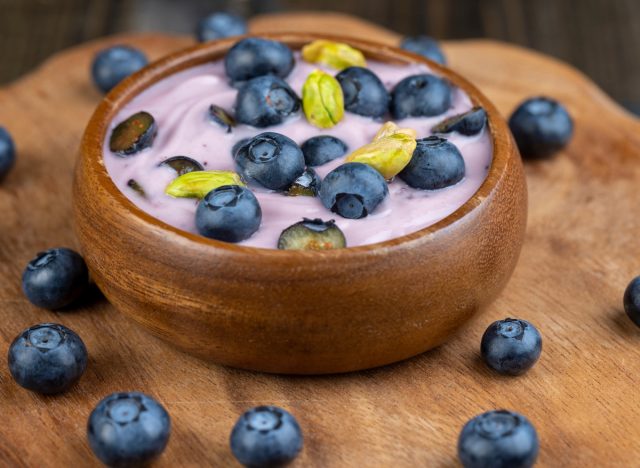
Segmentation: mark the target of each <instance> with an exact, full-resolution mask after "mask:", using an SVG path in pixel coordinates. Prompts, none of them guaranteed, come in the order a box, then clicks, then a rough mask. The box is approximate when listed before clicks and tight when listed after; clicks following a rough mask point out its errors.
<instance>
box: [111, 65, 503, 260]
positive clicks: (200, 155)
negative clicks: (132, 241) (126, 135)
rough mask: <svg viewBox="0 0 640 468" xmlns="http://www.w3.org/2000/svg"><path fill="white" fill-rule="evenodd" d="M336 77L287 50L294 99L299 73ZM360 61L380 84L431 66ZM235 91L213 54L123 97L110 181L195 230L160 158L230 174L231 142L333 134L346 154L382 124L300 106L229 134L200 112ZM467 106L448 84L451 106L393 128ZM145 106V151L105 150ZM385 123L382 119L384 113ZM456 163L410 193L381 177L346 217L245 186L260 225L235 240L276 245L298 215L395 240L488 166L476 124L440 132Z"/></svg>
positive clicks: (364, 239)
mask: <svg viewBox="0 0 640 468" xmlns="http://www.w3.org/2000/svg"><path fill="white" fill-rule="evenodd" d="M318 68H319V69H323V70H325V71H326V72H327V73H330V74H332V75H335V74H336V73H337V72H336V70H333V69H329V68H326V67H323V66H322V65H318V64H310V63H307V62H304V61H303V60H302V59H301V58H300V55H299V54H296V65H295V67H294V69H293V71H292V72H291V74H290V75H289V76H288V77H287V78H286V81H287V82H288V83H289V85H290V86H291V88H292V89H293V90H294V91H295V92H296V93H297V94H298V96H300V95H301V94H302V85H303V83H304V81H305V79H306V77H307V76H308V75H309V73H311V72H312V71H313V70H315V69H318ZM367 68H369V69H370V70H371V71H373V72H374V73H375V74H376V75H378V77H379V78H380V79H381V80H382V82H383V83H384V84H385V86H386V87H387V89H388V90H391V89H392V88H393V86H394V85H395V84H396V83H398V82H399V81H400V80H402V79H403V78H405V77H407V76H410V75H414V74H418V73H425V72H430V70H429V68H428V67H427V66H425V65H421V64H420V65H418V64H415V65H408V66H402V65H389V64H384V63H380V62H373V61H368V63H367ZM236 93H237V90H236V89H234V88H233V87H231V86H230V85H229V84H228V78H227V76H226V74H225V71H224V64H223V62H222V61H218V62H215V63H210V64H206V65H200V66H197V67H193V68H190V69H188V70H185V71H182V72H180V73H176V74H174V75H172V76H170V77H168V78H165V79H164V80H162V81H161V82H159V83H157V84H155V85H153V86H151V87H150V88H148V89H147V90H145V91H144V92H143V93H141V94H140V95H138V96H137V97H135V98H134V99H133V100H132V101H131V102H129V103H128V104H127V105H126V106H125V107H124V108H123V109H122V110H121V111H120V112H119V113H118V114H117V116H116V117H115V118H114V119H113V121H112V122H111V124H110V126H109V130H108V132H107V135H106V139H105V142H104V145H103V154H104V162H105V165H106V168H107V171H108V173H109V175H110V176H111V178H112V179H113V181H114V183H115V184H116V186H117V187H118V188H119V189H120V190H121V191H122V193H124V195H125V196H126V197H127V198H129V199H130V200H131V201H132V202H133V203H134V204H135V205H137V206H138V207H139V208H141V209H142V210H144V211H145V212H147V213H149V214H150V215H152V216H154V217H156V218H158V219H160V220H162V221H164V222H166V223H168V224H170V225H173V226H175V227H178V228H180V229H183V230H185V231H189V232H193V233H197V230H196V227H195V211H196V206H197V203H198V201H197V200H195V199H187V198H172V197H170V196H169V195H166V194H165V193H164V190H165V188H166V187H167V185H168V184H169V183H170V182H171V181H172V180H173V179H175V178H176V177H177V175H176V172H175V171H174V170H172V169H171V168H168V167H159V164H160V163H161V162H162V161H164V160H165V159H167V158H169V157H172V156H179V155H181V156H188V157H190V158H192V159H195V160H197V161H199V162H200V163H201V164H202V165H203V166H204V168H205V170H226V171H236V167H235V163H234V161H233V158H232V155H231V148H232V147H233V145H234V144H235V143H236V142H237V141H239V140H241V139H244V138H251V137H253V136H255V135H258V134H260V133H263V132H266V131H271V132H278V133H282V134H284V135H286V136H288V137H289V138H291V139H293V140H294V141H295V142H296V143H298V144H299V145H301V144H302V143H303V142H304V141H305V140H307V139H309V138H311V137H313V136H317V135H321V134H327V135H333V136H335V137H338V138H340V139H341V140H343V141H344V142H345V143H346V144H347V145H348V147H349V150H348V151H347V154H346V155H345V158H346V156H348V155H349V153H350V152H351V151H354V150H356V149H357V148H359V147H361V146H363V145H365V144H367V143H370V142H371V141H372V139H373V137H374V135H375V134H376V133H377V131H378V130H379V129H380V127H381V126H382V124H383V123H384V122H383V121H374V120H372V119H371V118H368V117H362V116H359V115H356V114H352V113H350V112H346V111H345V114H344V118H343V119H342V121H340V122H339V123H338V124H337V125H336V126H335V127H333V128H330V129H319V128H316V127H314V126H313V125H311V124H310V123H309V122H307V120H306V118H305V116H304V113H303V112H302V111H300V113H299V114H298V115H297V116H295V117H290V118H288V119H287V120H286V121H285V122H284V123H283V124H280V125H275V126H271V127H268V128H254V127H250V126H247V125H238V126H236V127H234V128H233V130H232V132H231V133H227V131H226V129H225V128H223V127H221V126H219V125H218V124H216V123H215V122H213V121H211V120H210V118H209V114H208V109H209V106H210V105H211V104H216V105H218V106H221V107H223V108H224V109H227V110H229V111H232V110H233V105H234V101H235V97H236ZM471 107H472V103H471V100H470V99H469V96H467V95H466V94H465V93H464V92H463V91H462V90H460V89H457V88H454V89H453V90H452V107H451V108H450V109H449V110H448V111H447V112H446V113H445V114H442V115H439V116H436V117H428V118H426V117H419V118H408V119H403V120H398V121H395V122H396V123H397V124H398V125H399V126H400V127H409V128H413V129H415V130H416V131H417V134H418V138H424V137H427V136H429V135H431V131H430V129H431V127H432V126H433V125H435V124H437V123H439V122H440V121H442V120H443V119H444V118H446V117H448V116H451V115H455V114H459V113H462V112H465V111H467V110H469V109H471ZM143 110H144V111H146V112H149V113H151V114H152V115H153V117H154V118H155V121H156V123H157V125H158V134H157V137H156V139H155V141H154V143H153V145H152V146H151V147H150V148H147V149H145V150H143V151H141V152H139V153H136V154H133V155H131V156H129V157H120V156H117V155H115V154H113V153H112V152H111V151H110V150H109V137H110V135H111V131H112V130H113V128H114V127H115V126H116V125H117V124H118V123H120V122H122V121H123V120H125V119H126V118H128V117H129V116H131V115H132V114H134V113H136V112H139V111H143ZM389 120H390V119H389ZM446 138H447V139H448V140H449V141H450V142H451V143H453V144H455V145H456V146H457V147H458V149H459V150H460V152H461V153H462V156H463V158H464V160H465V166H466V173H465V177H464V179H463V180H462V181H460V182H459V183H458V184H456V185H454V186H451V187H447V188H444V189H440V190H434V191H423V190H417V189H413V188H411V187H409V186H408V185H406V184H405V183H404V182H403V181H402V180H400V179H399V178H398V177H396V178H395V179H394V180H393V181H392V182H391V183H390V184H389V195H388V196H387V197H386V199H385V200H384V201H383V202H382V203H381V204H380V205H379V206H378V207H377V208H376V210H375V211H374V212H373V213H371V214H369V216H367V217H365V218H362V219H355V220H354V219H345V218H342V217H341V216H340V215H338V214H336V213H332V212H331V211H329V210H328V209H327V208H325V207H324V206H323V205H322V203H321V202H320V199H319V198H318V197H306V196H298V197H292V196H287V195H284V194H282V193H276V192H272V191H270V190H268V189H265V188H263V187H260V186H256V185H251V186H250V188H251V190H253V191H254V193H255V195H256V197H257V199H258V201H259V203H260V206H261V208H262V224H261V226H260V229H259V230H258V231H257V232H256V233H255V234H253V236H252V237H251V238H249V239H247V240H245V241H243V242H241V243H240V245H246V246H253V247H263V248H276V246H277V242H278V238H279V236H280V233H281V232H282V231H283V230H284V229H286V228H287V227H289V226H291V225H292V224H294V223H296V222H298V221H301V220H302V218H321V219H323V220H325V221H326V220H329V219H335V221H336V224H337V226H338V227H339V228H340V229H341V230H342V231H343V232H344V235H345V237H346V239H347V246H348V247H354V246H358V245H365V244H372V243H376V242H382V241H385V240H389V239H393V238H396V237H400V236H403V235H406V234H409V233H412V232H415V231H418V230H420V229H423V228H425V227H427V226H430V225H432V224H434V223H436V222H438V221H440V220H441V219H443V218H445V217H446V216H448V215H449V214H451V213H453V212H454V211H455V210H457V209H458V208H459V207H460V206H462V205H463V204H464V203H465V202H466V201H467V200H469V199H470V198H471V196H472V195H473V194H474V193H475V192H476V191H477V190H478V188H479V187H480V185H481V184H482V182H483V181H484V179H485V177H486V175H487V172H488V169H489V166H490V165H491V160H492V155H493V147H492V143H491V137H490V135H489V130H488V128H487V126H486V125H485V128H484V129H483V130H482V132H481V133H480V134H478V135H476V136H472V137H466V136H463V135H459V134H457V133H451V134H448V135H446ZM345 158H338V159H336V160H333V161H331V162H329V163H327V164H325V165H322V166H317V167H314V169H315V170H316V172H317V173H318V174H319V175H320V177H321V178H324V176H325V175H326V174H327V173H329V172H330V171H331V170H332V169H334V168H336V167H337V166H339V165H340V164H342V163H344V159H345ZM131 179H134V180H135V181H136V182H138V184H139V185H140V186H141V187H142V188H143V189H144V191H145V194H146V197H142V196H141V195H140V194H138V193H137V192H136V191H135V190H133V189H132V188H130V187H129V186H128V185H127V184H128V182H129V181H130V180H131Z"/></svg>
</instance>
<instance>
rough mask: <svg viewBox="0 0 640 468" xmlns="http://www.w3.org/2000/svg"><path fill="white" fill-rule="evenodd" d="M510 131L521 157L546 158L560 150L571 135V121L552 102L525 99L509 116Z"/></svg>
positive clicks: (554, 101) (556, 104) (565, 113)
mask: <svg viewBox="0 0 640 468" xmlns="http://www.w3.org/2000/svg"><path fill="white" fill-rule="evenodd" d="M509 128H510V129H511V133H513V137H514V138H515V140H516V143H517V144H518V149H519V150H520V154H522V156H523V157H524V158H530V159H537V158H546V157H549V156H551V155H553V154H554V153H556V152H557V151H559V150H561V149H562V148H564V147H565V146H566V144H567V143H568V142H569V140H570V139H571V136H572V135H573V119H571V116H570V115H569V113H568V112H567V110H566V109H565V108H564V106H563V105H562V104H560V103H559V102H558V101H556V100H555V99H551V98H547V97H535V98H531V99H527V100H526V101H524V102H523V103H522V104H520V105H519V106H518V108H517V109H516V110H515V111H514V112H513V114H511V117H510V118H509Z"/></svg>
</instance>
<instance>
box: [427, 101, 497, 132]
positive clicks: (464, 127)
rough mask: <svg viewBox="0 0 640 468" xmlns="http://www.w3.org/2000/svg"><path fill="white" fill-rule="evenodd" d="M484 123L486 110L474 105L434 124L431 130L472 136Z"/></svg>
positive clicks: (479, 130)
mask: <svg viewBox="0 0 640 468" xmlns="http://www.w3.org/2000/svg"><path fill="white" fill-rule="evenodd" d="M486 123H487V113H486V111H485V110H484V109H483V108H482V107H479V106H476V107H474V108H473V109H471V110H468V111H467V112H463V113H462V114H458V115H454V116H452V117H449V118H446V119H444V120H443V121H442V122H440V123H439V124H437V125H434V126H433V127H432V128H431V131H432V132H433V133H440V134H444V133H452V132H457V133H459V134H460V135H464V136H473V135H477V134H478V133H480V132H481V131H482V129H483V128H484V126H485V124H486Z"/></svg>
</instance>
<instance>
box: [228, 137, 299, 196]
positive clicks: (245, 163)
mask: <svg viewBox="0 0 640 468" xmlns="http://www.w3.org/2000/svg"><path fill="white" fill-rule="evenodd" d="M235 161H236V165H237V166H238V171H239V172H240V174H242V176H243V177H244V178H245V180H248V181H253V182H257V183H258V184H260V185H262V186H263V187H266V188H268V189H271V190H286V189H287V188H289V187H290V186H291V184H293V182H294V181H295V180H296V179H297V178H298V177H299V176H300V175H302V173H303V172H304V156H303V154H302V150H301V149H300V147H299V146H298V145H297V144H296V143H295V142H294V141H293V140H292V139H290V138H289V137H286V136H284V135H281V134H279V133H275V132H265V133H261V134H259V135H256V136H255V137H253V138H252V139H251V140H249V142H247V143H246V144H244V145H243V146H241V147H240V148H238V150H237V152H236V154H235Z"/></svg>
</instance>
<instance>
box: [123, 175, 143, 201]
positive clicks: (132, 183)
mask: <svg viewBox="0 0 640 468" xmlns="http://www.w3.org/2000/svg"><path fill="white" fill-rule="evenodd" d="M127 187H129V188H130V189H131V190H133V191H134V192H136V193H137V194H138V195H140V196H141V197H142V198H147V192H145V190H144V188H143V187H142V185H140V182H138V181H137V180H136V179H129V180H128V181H127Z"/></svg>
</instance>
